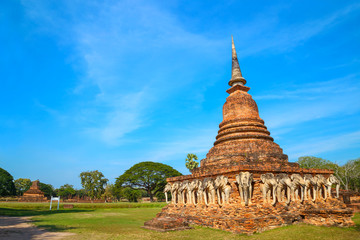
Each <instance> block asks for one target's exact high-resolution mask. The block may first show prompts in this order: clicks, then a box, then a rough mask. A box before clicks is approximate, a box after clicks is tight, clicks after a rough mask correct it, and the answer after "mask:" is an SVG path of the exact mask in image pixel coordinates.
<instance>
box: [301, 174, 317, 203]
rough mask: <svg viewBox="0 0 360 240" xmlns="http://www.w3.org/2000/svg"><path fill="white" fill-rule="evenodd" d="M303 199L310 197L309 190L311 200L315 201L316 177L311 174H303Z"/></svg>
mask: <svg viewBox="0 0 360 240" xmlns="http://www.w3.org/2000/svg"><path fill="white" fill-rule="evenodd" d="M304 182H305V187H304V199H305V200H308V196H309V197H310V198H311V192H312V196H313V197H312V199H311V200H312V201H313V202H315V200H316V192H317V185H316V179H314V177H313V176H312V175H311V174H305V175H304Z"/></svg>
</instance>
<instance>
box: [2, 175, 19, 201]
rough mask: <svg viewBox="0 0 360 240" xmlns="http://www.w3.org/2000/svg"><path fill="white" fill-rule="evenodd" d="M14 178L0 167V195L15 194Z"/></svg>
mask: <svg viewBox="0 0 360 240" xmlns="http://www.w3.org/2000/svg"><path fill="white" fill-rule="evenodd" d="M15 195H16V188H15V184H14V178H13V176H11V174H10V173H8V172H7V171H6V170H4V169H2V168H0V196H1V197H4V196H15Z"/></svg>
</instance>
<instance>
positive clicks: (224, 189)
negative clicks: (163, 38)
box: [215, 176, 231, 205]
mask: <svg viewBox="0 0 360 240" xmlns="http://www.w3.org/2000/svg"><path fill="white" fill-rule="evenodd" d="M215 189H216V194H217V199H218V204H219V205H222V204H225V203H229V200H230V192H231V185H230V182H229V179H228V177H226V176H217V177H216V179H215Z"/></svg>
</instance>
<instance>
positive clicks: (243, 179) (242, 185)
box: [235, 172, 253, 206]
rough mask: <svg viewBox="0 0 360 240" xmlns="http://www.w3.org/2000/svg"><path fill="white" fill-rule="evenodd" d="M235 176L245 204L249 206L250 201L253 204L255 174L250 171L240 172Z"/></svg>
mask: <svg viewBox="0 0 360 240" xmlns="http://www.w3.org/2000/svg"><path fill="white" fill-rule="evenodd" d="M235 178H236V183H237V185H238V187H239V193H240V198H241V201H242V202H243V203H244V204H245V206H248V205H249V203H250V204H251V197H252V183H253V174H252V173H250V172H240V173H239V174H238V175H236V176H235Z"/></svg>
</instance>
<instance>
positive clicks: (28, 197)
mask: <svg viewBox="0 0 360 240" xmlns="http://www.w3.org/2000/svg"><path fill="white" fill-rule="evenodd" d="M39 183H40V181H39V180H36V181H33V182H32V184H31V187H30V189H29V190H27V191H26V192H24V195H23V196H21V197H20V199H19V201H20V202H44V201H47V198H46V197H45V196H44V192H43V191H41V190H40V187H39Z"/></svg>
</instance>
